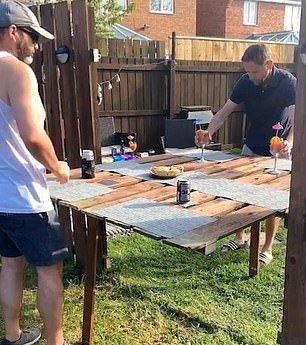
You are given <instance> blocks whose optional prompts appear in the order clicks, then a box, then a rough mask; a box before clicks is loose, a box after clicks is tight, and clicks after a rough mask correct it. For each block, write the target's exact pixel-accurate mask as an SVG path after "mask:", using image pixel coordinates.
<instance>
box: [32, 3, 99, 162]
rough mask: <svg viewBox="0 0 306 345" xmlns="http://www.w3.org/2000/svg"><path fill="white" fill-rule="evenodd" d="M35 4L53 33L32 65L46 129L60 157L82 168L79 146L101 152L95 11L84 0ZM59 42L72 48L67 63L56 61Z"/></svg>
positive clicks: (42, 23) (34, 9)
mask: <svg viewBox="0 0 306 345" xmlns="http://www.w3.org/2000/svg"><path fill="white" fill-rule="evenodd" d="M31 9H32V11H33V12H34V13H35V14H36V15H37V17H38V18H39V20H40V22H41V25H42V26H43V27H44V28H46V29H47V30H48V31H50V32H51V33H53V34H54V36H55V40H53V41H49V42H46V43H43V44H42V45H41V51H40V52H39V53H38V54H37V57H36V59H35V61H34V64H33V69H34V71H35V73H36V76H37V78H38V83H39V90H40V94H41V97H42V99H43V103H44V105H45V108H46V113H47V123H46V128H47V131H48V134H49V136H50V138H51V140H52V142H53V145H54V147H55V151H56V154H57V156H58V157H59V159H61V160H66V161H67V162H68V163H69V165H70V166H71V167H79V166H80V149H81V148H83V149H84V148H89V149H93V150H95V151H96V154H97V155H98V157H99V148H98V145H97V141H96V138H97V137H98V118H97V116H96V115H95V114H96V113H97V110H96V108H97V105H96V102H95V101H94V100H95V99H96V96H95V95H96V93H97V90H96V89H97V88H96V72H95V69H94V66H93V63H92V62H91V61H92V60H91V56H90V54H89V52H90V49H91V48H92V47H93V46H94V44H95V42H94V39H95V38H94V20H93V12H92V10H91V8H89V7H88V6H87V3H86V1H84V0H77V1H74V2H72V3H71V5H69V4H67V3H66V2H62V3H57V4H46V5H42V6H39V7H31ZM72 32H73V35H71V33H72ZM61 45H66V46H67V47H68V48H69V50H70V52H71V58H70V60H69V61H68V63H66V64H58V63H57V61H56V57H55V50H56V48H57V47H59V46H61Z"/></svg>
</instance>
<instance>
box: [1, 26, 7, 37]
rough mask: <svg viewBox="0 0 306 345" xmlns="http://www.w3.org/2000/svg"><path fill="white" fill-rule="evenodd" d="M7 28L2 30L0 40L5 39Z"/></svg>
mask: <svg viewBox="0 0 306 345" xmlns="http://www.w3.org/2000/svg"><path fill="white" fill-rule="evenodd" d="M6 30H7V28H0V40H1V39H2V38H3V37H4V35H5V33H6Z"/></svg>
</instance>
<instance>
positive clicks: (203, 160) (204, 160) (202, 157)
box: [199, 143, 208, 163]
mask: <svg viewBox="0 0 306 345" xmlns="http://www.w3.org/2000/svg"><path fill="white" fill-rule="evenodd" d="M200 145H201V157H200V159H199V162H200V163H207V162H208V161H207V160H206V159H205V158H204V149H205V144H202V143H201V144H200Z"/></svg>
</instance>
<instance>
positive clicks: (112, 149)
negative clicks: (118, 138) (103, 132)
mask: <svg viewBox="0 0 306 345" xmlns="http://www.w3.org/2000/svg"><path fill="white" fill-rule="evenodd" d="M116 153H117V146H112V147H111V155H112V157H114V156H115V154H116Z"/></svg>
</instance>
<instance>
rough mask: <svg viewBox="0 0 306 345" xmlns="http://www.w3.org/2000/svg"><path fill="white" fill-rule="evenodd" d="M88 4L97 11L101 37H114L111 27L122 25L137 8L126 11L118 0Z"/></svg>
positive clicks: (33, 0) (42, 0)
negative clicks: (125, 18)
mask: <svg viewBox="0 0 306 345" xmlns="http://www.w3.org/2000/svg"><path fill="white" fill-rule="evenodd" d="M59 1H61V0H28V4H35V5H43V4H48V3H54V2H59ZM68 2H71V1H70V0H68ZM88 2H89V4H90V5H91V6H93V8H94V10H95V20H96V33H97V35H98V36H99V37H113V36H114V32H113V30H112V28H111V25H112V24H116V23H120V21H121V19H122V18H123V17H124V16H127V15H128V14H129V13H131V12H132V11H133V10H134V8H135V4H133V3H131V4H129V5H128V6H127V8H126V9H124V8H122V6H120V4H119V3H118V0H88Z"/></svg>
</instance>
